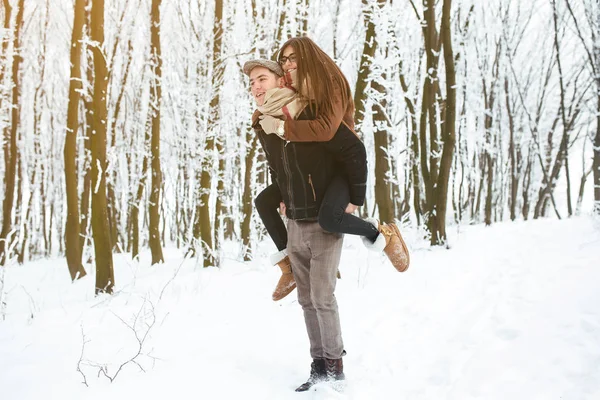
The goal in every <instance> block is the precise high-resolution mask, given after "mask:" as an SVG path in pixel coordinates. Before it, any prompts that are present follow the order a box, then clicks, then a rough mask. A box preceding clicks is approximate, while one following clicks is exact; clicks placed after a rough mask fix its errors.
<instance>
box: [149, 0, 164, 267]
mask: <svg viewBox="0 0 600 400" xmlns="http://www.w3.org/2000/svg"><path fill="white" fill-rule="evenodd" d="M160 4H161V0H152V11H151V13H150V15H151V17H150V20H151V24H150V38H151V39H150V40H151V43H152V44H151V47H152V69H153V72H154V73H153V80H154V82H153V84H152V87H151V90H150V109H151V112H152V141H151V159H152V161H151V165H152V188H151V191H150V205H149V207H148V208H149V213H150V227H149V229H150V232H149V235H150V236H149V242H150V251H151V252H152V264H156V263H159V262H164V261H165V260H164V257H163V252H162V246H161V243H160V232H159V229H158V225H159V222H160V216H159V205H160V190H161V186H162V172H161V169H160V105H161V100H162V88H161V83H162V82H161V80H162V58H161V51H160Z"/></svg>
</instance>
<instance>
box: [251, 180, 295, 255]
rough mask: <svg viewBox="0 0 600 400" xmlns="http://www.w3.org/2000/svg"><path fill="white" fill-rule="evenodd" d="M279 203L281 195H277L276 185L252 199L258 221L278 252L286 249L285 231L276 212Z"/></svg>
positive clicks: (277, 188) (270, 186)
mask: <svg viewBox="0 0 600 400" xmlns="http://www.w3.org/2000/svg"><path fill="white" fill-rule="evenodd" d="M280 202H281V193H279V187H278V186H277V185H276V184H271V185H269V186H267V188H266V189H265V190H263V191H262V192H260V194H259V195H258V196H256V199H254V205H255V206H256V211H258V215H259V216H260V219H261V220H262V222H263V224H264V225H265V228H267V232H268V233H269V236H271V239H273V242H274V243H275V246H277V250H279V251H281V250H283V249H285V248H286V247H287V229H286V228H285V224H284V223H283V220H282V219H281V215H279V212H278V211H277V209H278V208H279V203H280Z"/></svg>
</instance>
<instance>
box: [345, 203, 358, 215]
mask: <svg viewBox="0 0 600 400" xmlns="http://www.w3.org/2000/svg"><path fill="white" fill-rule="evenodd" d="M356 210H358V206H356V205H354V204H352V203H348V205H347V206H346V213H347V214H354V211H356Z"/></svg>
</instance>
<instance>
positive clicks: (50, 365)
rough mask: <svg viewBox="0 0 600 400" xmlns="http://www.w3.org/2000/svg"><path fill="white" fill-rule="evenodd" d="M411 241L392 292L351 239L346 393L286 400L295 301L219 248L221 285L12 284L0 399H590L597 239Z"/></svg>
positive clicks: (185, 280) (63, 270)
mask: <svg viewBox="0 0 600 400" xmlns="http://www.w3.org/2000/svg"><path fill="white" fill-rule="evenodd" d="M407 236H408V240H409V242H410V243H411V245H412V246H411V247H412V250H413V252H412V265H411V268H410V269H409V270H408V271H407V272H406V273H404V274H399V273H397V272H396V271H395V270H394V269H393V268H392V267H391V265H390V264H389V263H388V261H387V260H386V259H385V258H383V257H379V256H377V255H374V254H373V253H368V252H367V251H366V250H365V249H364V248H363V247H362V244H361V243H360V240H358V239H357V238H353V237H346V240H345V250H344V253H343V258H342V262H341V273H342V280H340V281H338V287H337V290H336V295H337V297H338V302H339V305H340V312H341V321H342V329H343V335H344V341H345V345H346V350H347V351H348V355H347V356H346V357H345V358H344V363H345V372H346V375H347V387H346V390H345V391H344V392H343V393H338V392H336V391H334V390H333V389H331V388H330V387H328V386H327V385H324V384H323V385H318V386H316V390H314V391H310V392H307V393H304V394H299V393H295V392H294V391H293V389H294V388H295V387H296V386H297V385H298V384H300V383H302V382H303V381H304V380H305V379H306V378H307V377H308V372H309V364H310V358H309V353H308V339H307V336H306V332H305V328H304V323H303V319H302V312H301V309H300V306H299V305H298V303H297V301H296V298H295V297H296V292H294V293H293V294H292V295H291V296H289V297H288V298H286V299H284V300H283V301H282V302H280V303H274V302H273V301H271V299H270V295H271V291H272V289H273V287H274V285H275V283H276V281H277V279H278V275H279V273H278V271H277V270H276V269H275V268H272V267H269V266H268V265H267V259H268V254H269V252H270V251H271V250H272V247H271V246H270V245H269V243H266V242H265V243H263V246H262V247H261V249H260V251H259V254H258V255H257V257H256V259H255V261H253V262H251V263H241V262H238V261H236V260H235V257H236V254H237V247H236V246H237V245H236V244H229V246H230V249H229V250H230V253H229V254H231V257H230V259H228V260H227V261H226V262H225V263H224V264H225V266H224V267H223V268H221V269H220V270H217V269H207V270H205V269H202V268H201V266H200V265H196V264H195V260H183V258H182V255H181V253H179V252H178V251H176V250H173V249H171V250H167V252H166V259H167V263H166V265H161V266H154V267H148V266H147V265H149V262H148V260H147V259H145V258H144V257H143V258H142V261H141V262H140V263H139V264H138V263H134V262H131V261H130V260H129V259H128V257H127V256H125V255H117V256H116V257H115V263H116V266H115V274H116V282H117V286H115V289H116V292H115V294H114V295H113V296H102V297H94V295H93V292H94V277H93V274H90V275H89V276H88V277H86V278H84V279H82V280H81V281H79V282H75V283H74V284H71V282H70V279H69V275H68V272H67V267H66V262H65V261H64V259H56V260H46V261H39V262H35V263H30V264H26V265H24V266H10V267H8V268H7V269H6V270H5V276H4V279H5V293H4V296H3V300H4V301H5V303H6V304H5V306H4V308H3V313H4V319H3V320H2V321H0V393H1V394H0V398H2V399H3V400H25V399H42V398H43V399H111V400H116V399H277V400H280V399H342V398H344V399H346V398H347V399H411V400H415V399H431V400H443V399H455V400H469V399H485V400H492V399H499V400H500V399H502V400H504V399H524V400H534V399H540V400H550V399H570V400H582V399H590V400H592V399H600V223H599V222H598V221H594V220H592V219H588V218H579V219H571V220H566V221H551V220H542V221H533V222H525V223H524V222H519V223H503V224H498V225H494V226H492V227H490V228H485V227H483V226H473V227H462V228H461V230H460V232H459V231H458V230H457V229H456V228H453V230H452V231H451V232H450V236H451V242H452V248H451V249H450V250H444V249H434V250H431V249H430V248H429V247H428V246H427V245H426V244H425V243H424V242H421V241H420V240H419V239H417V238H416V234H414V233H411V234H407ZM144 256H145V257H149V254H144ZM136 316H137V319H136ZM136 335H137V338H138V339H139V340H138V339H136ZM84 341H85V346H84V345H83V343H84ZM140 342H142V343H143V346H142V348H141V350H139V343H140ZM138 350H139V353H140V354H139V356H138V357H136V358H135V359H134V362H130V363H128V364H125V365H124V366H123V368H122V369H121V370H120V371H119V366H121V365H122V364H124V363H126V361H128V360H130V359H132V358H134V356H135V355H136V354H137V353H138ZM78 367H79V369H80V372H79V371H78ZM142 369H143V370H144V371H145V372H142ZM102 371H104V372H102ZM105 374H106V375H108V376H109V377H111V378H113V377H114V376H115V374H116V378H115V379H114V381H113V382H112V383H111V382H110V381H109V379H108V378H107V377H105ZM84 379H85V381H86V383H87V387H86V384H84V383H83V382H84Z"/></svg>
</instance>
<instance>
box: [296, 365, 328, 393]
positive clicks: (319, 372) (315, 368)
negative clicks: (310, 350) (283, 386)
mask: <svg viewBox="0 0 600 400" xmlns="http://www.w3.org/2000/svg"><path fill="white" fill-rule="evenodd" d="M325 380H327V370H326V367H325V359H324V358H314V359H313V362H312V363H311V364H310V376H309V377H308V380H307V381H306V382H304V383H303V384H302V385H300V386H298V387H297V388H296V392H306V391H307V390H308V389H310V388H311V387H313V386H314V385H316V384H317V383H319V382H323V381H325Z"/></svg>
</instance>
